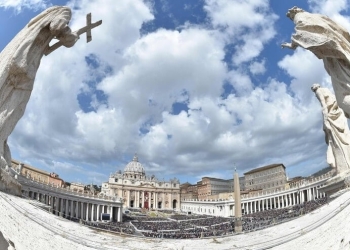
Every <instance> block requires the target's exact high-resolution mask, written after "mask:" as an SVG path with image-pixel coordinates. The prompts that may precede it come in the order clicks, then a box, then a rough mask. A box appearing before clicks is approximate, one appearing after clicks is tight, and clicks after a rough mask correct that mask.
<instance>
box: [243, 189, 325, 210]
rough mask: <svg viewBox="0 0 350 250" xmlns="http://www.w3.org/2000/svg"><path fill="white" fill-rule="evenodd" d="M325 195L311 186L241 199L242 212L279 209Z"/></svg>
mask: <svg viewBox="0 0 350 250" xmlns="http://www.w3.org/2000/svg"><path fill="white" fill-rule="evenodd" d="M323 197H325V193H323V192H319V191H318V188H317V187H311V188H308V189H305V190H298V191H296V190H295V191H294V192H291V193H287V194H282V193H281V194H275V195H274V196H272V197H271V196H270V197H259V199H256V200H249V199H247V200H245V201H244V200H243V201H242V212H243V213H244V214H251V213H256V212H260V211H265V210H269V209H279V208H286V207H291V206H294V205H297V204H302V203H303V202H305V201H311V200H315V199H319V198H323Z"/></svg>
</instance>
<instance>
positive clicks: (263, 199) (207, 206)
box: [181, 179, 326, 217]
mask: <svg viewBox="0 0 350 250" xmlns="http://www.w3.org/2000/svg"><path fill="white" fill-rule="evenodd" d="M325 181H326V179H325V180H320V181H318V182H314V183H310V184H309V185H305V186H303V187H295V188H292V189H288V190H282V191H276V192H273V193H261V194H259V195H252V196H251V197H249V196H242V199H241V206H242V214H252V213H256V212H260V211H265V210H270V209H282V208H287V207H292V206H295V205H298V204H302V203H304V202H307V201H312V200H316V199H319V198H323V197H326V194H325V193H324V192H321V191H320V190H319V188H320V187H322V186H323V184H324V182H325ZM234 207H235V202H234V200H233V199H231V200H211V201H209V200H206V201H200V200H183V201H181V210H182V211H183V212H188V213H189V212H191V213H195V214H206V215H213V216H223V217H229V216H234Z"/></svg>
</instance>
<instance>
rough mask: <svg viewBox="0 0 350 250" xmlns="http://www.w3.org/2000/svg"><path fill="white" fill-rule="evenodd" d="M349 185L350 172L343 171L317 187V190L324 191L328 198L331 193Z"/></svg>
mask: <svg viewBox="0 0 350 250" xmlns="http://www.w3.org/2000/svg"><path fill="white" fill-rule="evenodd" d="M349 186H350V172H349V171H348V172H345V173H342V174H340V175H336V176H334V177H332V178H330V179H329V180H327V182H326V183H325V185H324V186H322V187H321V188H319V191H321V192H324V193H325V194H326V195H327V198H329V197H330V196H331V195H333V194H335V193H337V192H339V191H340V190H342V189H345V188H347V187H349Z"/></svg>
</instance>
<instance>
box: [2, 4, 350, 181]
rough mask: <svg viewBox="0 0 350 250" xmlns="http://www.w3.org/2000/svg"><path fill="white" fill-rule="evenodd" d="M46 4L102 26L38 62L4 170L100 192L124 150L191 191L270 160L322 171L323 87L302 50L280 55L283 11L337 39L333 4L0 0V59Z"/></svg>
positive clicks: (286, 23) (344, 19) (76, 21)
mask: <svg viewBox="0 0 350 250" xmlns="http://www.w3.org/2000/svg"><path fill="white" fill-rule="evenodd" d="M52 5H68V6H70V7H71V8H72V9H73V17H72V20H71V23H70V26H71V27H72V29H73V30H75V29H78V28H80V27H82V26H83V25H84V23H85V15H86V14H87V13H90V12H92V19H93V21H97V20H100V19H102V20H103V24H102V25H101V26H100V27H98V28H96V29H94V30H93V31H92V36H93V40H92V42H91V43H88V44H86V43H85V37H84V36H83V37H81V39H80V40H79V41H78V43H77V44H76V45H75V46H74V47H73V48H70V49H67V48H60V49H59V50H57V51H54V52H53V53H52V54H50V55H49V56H47V57H44V58H43V59H42V62H41V66H40V68H39V70H38V73H37V77H36V81H35V84H34V90H33V92H32V96H31V99H30V101H29V103H28V105H27V109H26V112H25V114H24V116H23V118H22V119H21V120H20V122H19V123H18V124H17V126H16V128H15V130H14V132H13V134H12V135H11V136H10V139H9V144H10V148H11V152H12V156H13V158H14V159H17V160H19V161H22V162H25V163H28V164H31V165H33V166H36V167H39V168H42V169H45V170H47V171H50V172H52V171H54V172H56V173H58V174H59V175H60V177H62V178H63V179H64V180H66V181H72V182H77V181H78V182H83V183H91V182H93V183H94V184H101V182H103V181H106V180H108V176H109V174H110V173H113V172H115V171H117V170H120V169H121V170H123V169H124V167H125V165H126V164H127V163H128V162H129V161H131V159H132V157H133V155H134V153H135V152H136V153H137V154H138V156H139V161H140V162H141V163H142V164H143V165H144V167H145V170H146V174H149V175H151V174H155V175H156V176H157V177H158V179H163V178H164V179H165V180H168V179H170V178H174V177H177V178H179V179H180V181H181V183H183V182H186V181H189V182H191V183H195V182H196V181H198V180H200V178H201V177H202V176H213V177H217V178H225V179H226V178H227V179H228V178H232V174H233V171H234V168H235V166H236V167H237V171H238V172H239V174H240V175H243V173H244V172H247V171H249V170H251V169H253V168H256V167H260V166H264V165H268V164H273V163H283V164H284V165H285V166H286V167H287V173H288V176H289V177H294V176H298V175H303V176H307V175H310V174H311V173H314V172H316V171H318V170H320V169H322V168H324V167H326V166H327V163H326V144H325V141H324V134H323V131H322V114H321V107H320V104H319V103H318V101H317V99H316V98H315V96H314V94H313V92H312V91H311V90H310V87H311V85H312V84H313V83H316V82H318V83H320V84H321V85H322V86H324V87H330V86H331V84H330V79H329V76H328V75H327V73H326V72H325V70H324V68H323V65H322V62H321V61H320V60H318V59H317V58H316V57H315V56H314V55H313V54H312V53H311V52H309V51H306V50H303V49H297V50H296V51H290V50H286V49H281V47H280V44H281V43H282V42H289V41H290V36H291V35H292V33H293V29H294V25H293V23H292V22H291V21H290V20H289V19H288V18H287V17H286V12H287V11H288V9H289V8H291V7H293V6H298V7H302V8H304V9H305V10H307V11H310V12H318V13H322V14H325V15H328V16H330V17H331V18H333V19H334V20H335V21H337V22H339V23H341V24H342V25H343V26H344V27H346V28H348V29H349V28H350V19H349V13H348V11H347V9H348V6H349V2H348V1H345V0H308V1H280V0H272V1H266V0H246V1H243V0H233V1H227V0H215V1H214V0H200V1H189V0H187V1H184V0H176V1H172V0H158V1H156V0H147V1H142V0H120V1H115V0H79V1H78V0H76V1H68V2H67V1H39V0H24V1H3V0H0V22H1V23H3V25H2V26H1V29H0V35H1V38H2V39H1V41H0V48H1V49H2V48H4V47H5V46H6V44H7V43H9V42H10V40H11V39H12V38H13V37H14V36H15V34H16V33H17V32H19V31H20V30H21V29H22V27H24V26H25V25H26V24H27V23H28V21H29V20H30V19H31V18H32V17H34V16H35V15H37V14H39V13H40V12H41V11H42V10H44V9H45V8H47V7H49V6H52Z"/></svg>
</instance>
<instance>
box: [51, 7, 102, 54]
mask: <svg viewBox="0 0 350 250" xmlns="http://www.w3.org/2000/svg"><path fill="white" fill-rule="evenodd" d="M101 24H102V20H100V21H97V22H95V23H91V13H89V14H87V15H86V26H85V27H83V28H81V29H78V30H77V31H75V32H73V33H76V34H77V35H78V36H80V35H81V34H84V33H86V42H87V43H88V42H90V41H91V40H92V36H91V30H92V29H93V28H96V27H97V26H99V25H101ZM61 46H62V43H61V41H58V42H57V43H55V44H54V45H52V46H50V47H48V49H47V50H46V52H45V56H47V55H48V54H50V53H51V52H52V51H54V50H56V49H58V48H59V47H61Z"/></svg>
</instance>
